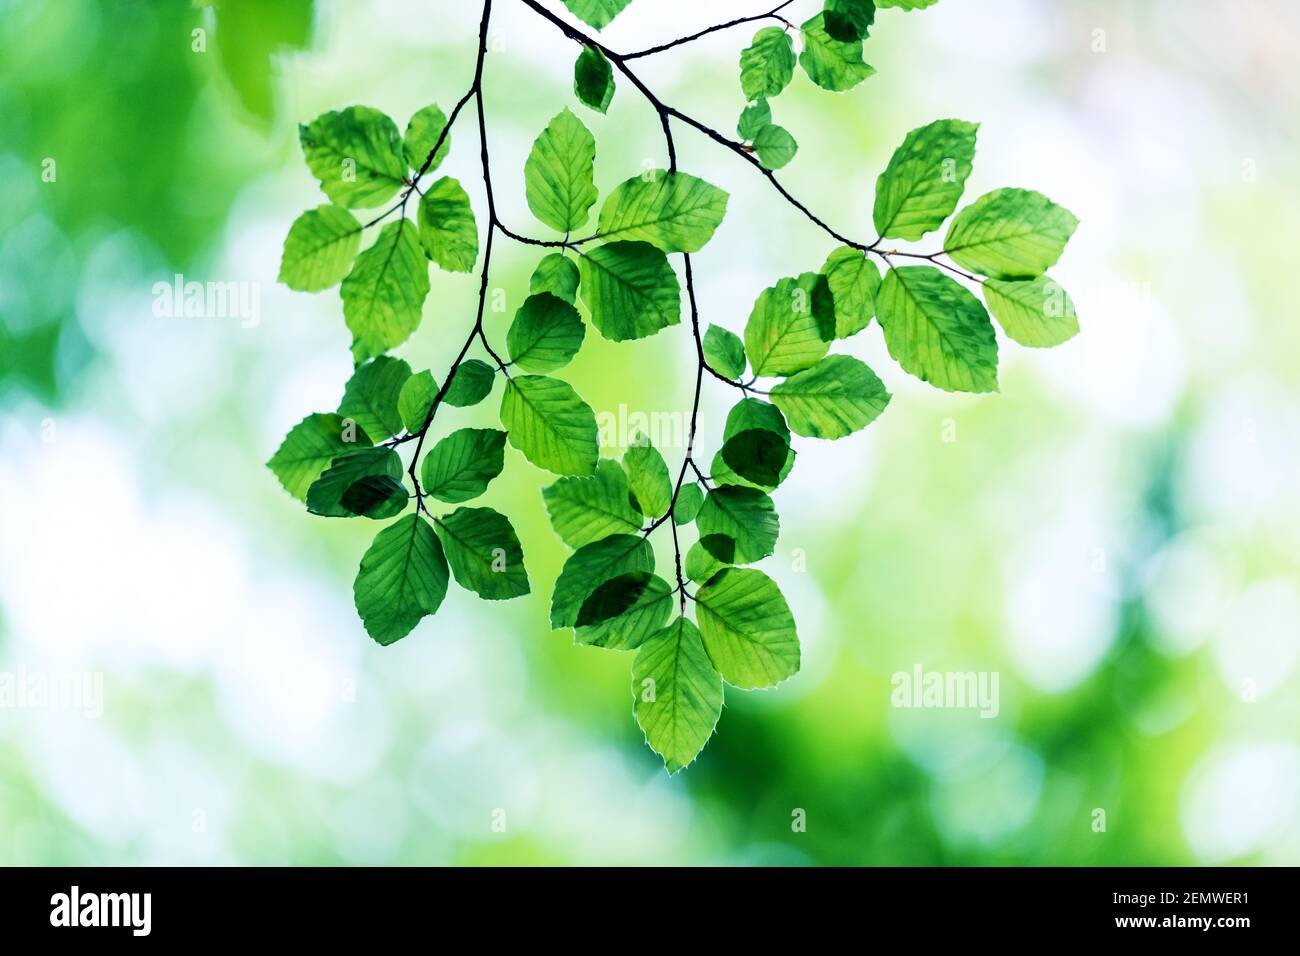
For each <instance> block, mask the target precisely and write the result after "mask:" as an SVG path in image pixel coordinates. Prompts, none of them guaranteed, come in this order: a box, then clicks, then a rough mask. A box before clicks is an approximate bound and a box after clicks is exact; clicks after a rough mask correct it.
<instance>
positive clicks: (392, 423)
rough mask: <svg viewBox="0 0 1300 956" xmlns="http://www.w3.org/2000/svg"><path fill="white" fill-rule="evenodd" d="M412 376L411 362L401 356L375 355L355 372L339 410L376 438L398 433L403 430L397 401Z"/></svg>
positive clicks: (349, 381)
mask: <svg viewBox="0 0 1300 956" xmlns="http://www.w3.org/2000/svg"><path fill="white" fill-rule="evenodd" d="M410 377H411V366H409V365H407V364H406V363H405V362H403V361H402V360H401V359H399V358H393V357H392V356H390V355H381V356H379V357H378V358H375V359H371V360H370V361H369V362H367V363H366V364H365V365H362V366H361V367H360V368H358V369H357V370H356V371H355V372H353V373H352V378H350V379H349V380H348V384H347V387H346V388H345V389H344V390H343V401H342V402H340V403H339V414H340V415H342V416H344V417H345V418H351V419H352V420H353V421H355V422H356V423H357V424H358V425H360V426H361V427H362V428H364V429H365V430H366V434H367V435H369V436H370V437H371V438H372V439H374V440H375V441H383V440H384V439H385V438H388V437H390V436H392V435H396V434H397V433H398V432H400V431H401V430H402V415H401V413H400V412H399V411H398V407H397V404H398V400H399V397H400V396H401V394H402V387H403V386H404V385H405V384H406V382H407V380H408V379H409V378H410ZM426 410H427V409H426Z"/></svg>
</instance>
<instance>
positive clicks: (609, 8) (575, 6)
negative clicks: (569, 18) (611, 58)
mask: <svg viewBox="0 0 1300 956" xmlns="http://www.w3.org/2000/svg"><path fill="white" fill-rule="evenodd" d="M631 2H632V0H564V5H565V6H566V7H568V8H569V12H570V13H572V14H573V15H574V16H575V17H577V18H578V19H579V20H582V21H583V22H584V23H587V24H590V25H591V26H593V27H595V28H596V29H597V30H603V29H605V27H607V26H609V24H610V21H612V20H613V19H614V18H615V17H616V16H618V15H619V14H620V13H622V12H623V8H624V7H626V6H627V5H628V4H629V3H631Z"/></svg>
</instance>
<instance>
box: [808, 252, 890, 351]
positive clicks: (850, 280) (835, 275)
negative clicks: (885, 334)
mask: <svg viewBox="0 0 1300 956" xmlns="http://www.w3.org/2000/svg"><path fill="white" fill-rule="evenodd" d="M822 275H824V276H825V277H826V281H827V282H828V283H829V284H830V287H831V296H832V298H834V300H835V337H836V338H837V339H846V338H848V337H849V336H850V335H854V334H855V333H857V332H861V331H862V330H863V329H865V328H866V327H867V325H868V324H870V322H871V317H872V316H874V315H875V314H876V292H877V290H879V288H880V270H879V269H877V268H876V264H875V263H874V262H872V261H871V260H870V259H868V258H867V257H866V254H865V253H863V252H861V251H860V250H858V249H854V248H853V247H852V246H840V248H838V249H836V250H835V251H834V252H832V253H831V254H830V256H829V257H828V258H827V259H826V264H825V265H824V266H822Z"/></svg>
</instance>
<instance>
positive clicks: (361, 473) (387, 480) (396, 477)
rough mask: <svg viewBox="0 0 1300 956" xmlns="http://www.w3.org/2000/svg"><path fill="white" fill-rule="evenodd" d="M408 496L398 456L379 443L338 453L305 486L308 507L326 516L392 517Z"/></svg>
mask: <svg viewBox="0 0 1300 956" xmlns="http://www.w3.org/2000/svg"><path fill="white" fill-rule="evenodd" d="M407 500H408V499H407V493H406V489H405V488H403V486H402V459H401V456H399V455H398V454H397V452H395V451H393V450H392V449H391V448H385V447H382V446H378V445H377V446H375V447H373V448H356V449H352V450H351V451H346V452H344V453H343V454H342V455H339V457H337V458H335V459H334V461H333V462H332V463H331V464H330V466H329V468H327V469H325V472H324V473H323V474H322V475H321V476H320V477H319V478H317V479H316V480H315V481H314V482H312V485H311V487H310V488H309V489H307V510H308V511H310V512H311V513H312V514H314V515H321V516H323V517H326V518H353V517H356V516H358V515H364V516H365V517H369V518H391V517H392V516H393V515H394V514H400V513H401V511H403V510H404V509H405V508H406V504H407Z"/></svg>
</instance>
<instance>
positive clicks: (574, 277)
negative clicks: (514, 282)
mask: <svg viewBox="0 0 1300 956" xmlns="http://www.w3.org/2000/svg"><path fill="white" fill-rule="evenodd" d="M579 281H581V276H580V275H579V273H578V266H577V264H576V263H574V261H573V260H572V259H569V258H566V257H565V256H562V255H561V254H560V253H558V252H552V253H551V254H550V255H547V256H544V257H543V258H542V261H541V262H539V263H537V268H536V269H535V270H533V277H532V279H530V280H529V282H528V291H529V292H530V293H531V294H532V295H537V294H538V293H541V292H549V293H551V295H554V296H558V297H559V298H561V299H563V300H564V301H565V302H568V303H569V304H570V305H574V304H576V303H577V301H578V283H579Z"/></svg>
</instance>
